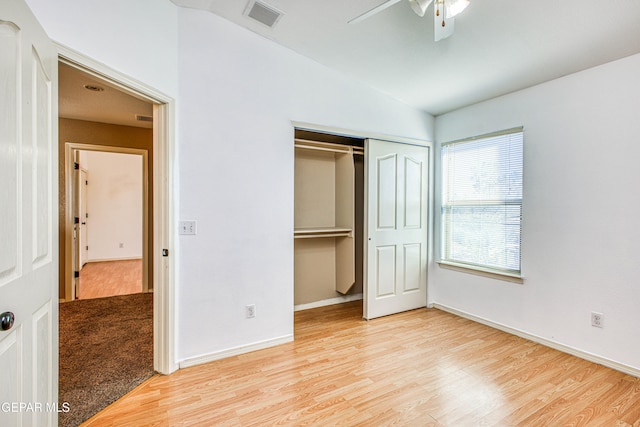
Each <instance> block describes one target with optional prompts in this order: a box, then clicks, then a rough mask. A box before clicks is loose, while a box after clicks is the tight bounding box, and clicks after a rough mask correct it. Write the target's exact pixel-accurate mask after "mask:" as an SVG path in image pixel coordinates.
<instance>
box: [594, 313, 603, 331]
mask: <svg viewBox="0 0 640 427" xmlns="http://www.w3.org/2000/svg"><path fill="white" fill-rule="evenodd" d="M591 326H594V327H596V328H604V314H602V313H597V312H595V311H592V312H591Z"/></svg>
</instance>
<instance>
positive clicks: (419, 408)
mask: <svg viewBox="0 0 640 427" xmlns="http://www.w3.org/2000/svg"><path fill="white" fill-rule="evenodd" d="M125 425H136V426H139V425H140V426H141V425H153V426H155V425H157V426H173V425H185V426H190V425H194V426H211V425H216V426H218V425H221V426H264V425H270V426H271V425H285V426H298V425H312V426H328V425H347V426H358V425H361V426H382V425H384V426H392V425H399V426H406V425H408V426H413V425H420V426H467V425H468V426H476V425H496V426H503V425H509V426H513V425H523V426H524V425H526V426H532V425H533V426H540V425H542V426H547V425H553V426H555V425H562V426H569V425H572V426H598V427H600V426H606V425H621V426H624V425H629V426H640V379H638V378H634V377H631V376H629V375H625V374H623V373H620V372H617V371H614V370H611V369H608V368H605V367H602V366H599V365H596V364H593V363H591V362H587V361H585V360H582V359H578V358H576V357H573V356H570V355H567V354H564V353H561V352H558V351H556V350H553V349H550V348H547V347H544V346H542V345H539V344H536V343H532V342H530V341H527V340H525V339H522V338H519V337H514V336H512V335H509V334H506V333H504V332H501V331H497V330H495V329H492V328H489V327H487V326H485V325H480V324H477V323H474V322H472V321H469V320H467V319H462V318H459V317H456V316H454V315H452V314H449V313H445V312H442V311H439V310H435V309H430V310H427V309H422V310H414V311H411V312H407V313H401V314H398V315H394V316H388V317H385V318H382V319H375V320H372V321H369V322H366V321H363V320H362V307H361V302H358V301H356V302H352V303H347V304H341V305H338V306H332V307H321V308H317V309H311V310H305V311H301V312H297V313H296V315H295V341H294V342H292V343H289V344H284V345H281V346H277V347H273V348H269V349H264V350H260V351H256V352H252V353H248V354H243V355H239V356H234V357H230V358H227V359H223V360H219V361H215V362H211V363H208V364H205V365H200V366H195V367H192V368H187V369H183V370H180V371H178V372H176V373H174V374H172V375H169V376H156V377H154V378H152V379H151V380H149V381H148V382H146V383H145V384H143V385H142V386H141V387H139V388H138V389H137V390H135V391H134V392H132V393H131V394H130V395H128V396H126V397H125V398H124V399H122V400H120V401H118V402H115V403H114V404H113V405H111V406H110V407H109V408H107V409H105V410H104V411H103V412H102V413H100V414H98V415H97V416H96V417H94V418H93V419H92V420H89V422H87V423H86V426H92V427H94V426H125Z"/></svg>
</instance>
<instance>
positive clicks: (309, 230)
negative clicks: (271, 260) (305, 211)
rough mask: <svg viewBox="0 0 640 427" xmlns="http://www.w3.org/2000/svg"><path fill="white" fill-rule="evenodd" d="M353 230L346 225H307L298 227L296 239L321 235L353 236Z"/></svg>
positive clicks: (295, 234)
mask: <svg viewBox="0 0 640 427" xmlns="http://www.w3.org/2000/svg"><path fill="white" fill-rule="evenodd" d="M352 236H353V230H352V229H351V228H344V227H305V228H296V229H295V230H294V233H293V237H294V239H313V238H319V237H352Z"/></svg>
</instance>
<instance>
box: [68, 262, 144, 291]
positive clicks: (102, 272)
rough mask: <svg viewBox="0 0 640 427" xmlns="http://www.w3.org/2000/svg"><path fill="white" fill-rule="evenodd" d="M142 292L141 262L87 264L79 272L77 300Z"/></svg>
mask: <svg viewBox="0 0 640 427" xmlns="http://www.w3.org/2000/svg"><path fill="white" fill-rule="evenodd" d="M139 292H142V260H140V259H137V260H126V261H105V262H89V263H86V264H85V265H84V266H83V267H82V270H80V290H79V292H78V299H89V298H101V297H110V296H115V295H128V294H135V293H139Z"/></svg>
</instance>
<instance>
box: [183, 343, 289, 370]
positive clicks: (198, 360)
mask: <svg viewBox="0 0 640 427" xmlns="http://www.w3.org/2000/svg"><path fill="white" fill-rule="evenodd" d="M292 341H293V335H285V336H283V337H278V338H273V339H270V340H265V341H259V342H256V343H253V344H248V345H241V346H239V347H233V348H230V349H227V350H222V351H216V352H214V353H210V354H205V355H202V356H197V357H190V358H188V359H185V360H182V361H180V362H178V365H179V366H180V369H184V368H188V367H190V366H196V365H202V364H203V363H208V362H213V361H214V360H220V359H224V358H227V357H231V356H237V355H239V354H244V353H249V352H252V351H256V350H262V349H265V348H269V347H275V346H277V345H280V344H286V343H288V342H292Z"/></svg>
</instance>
